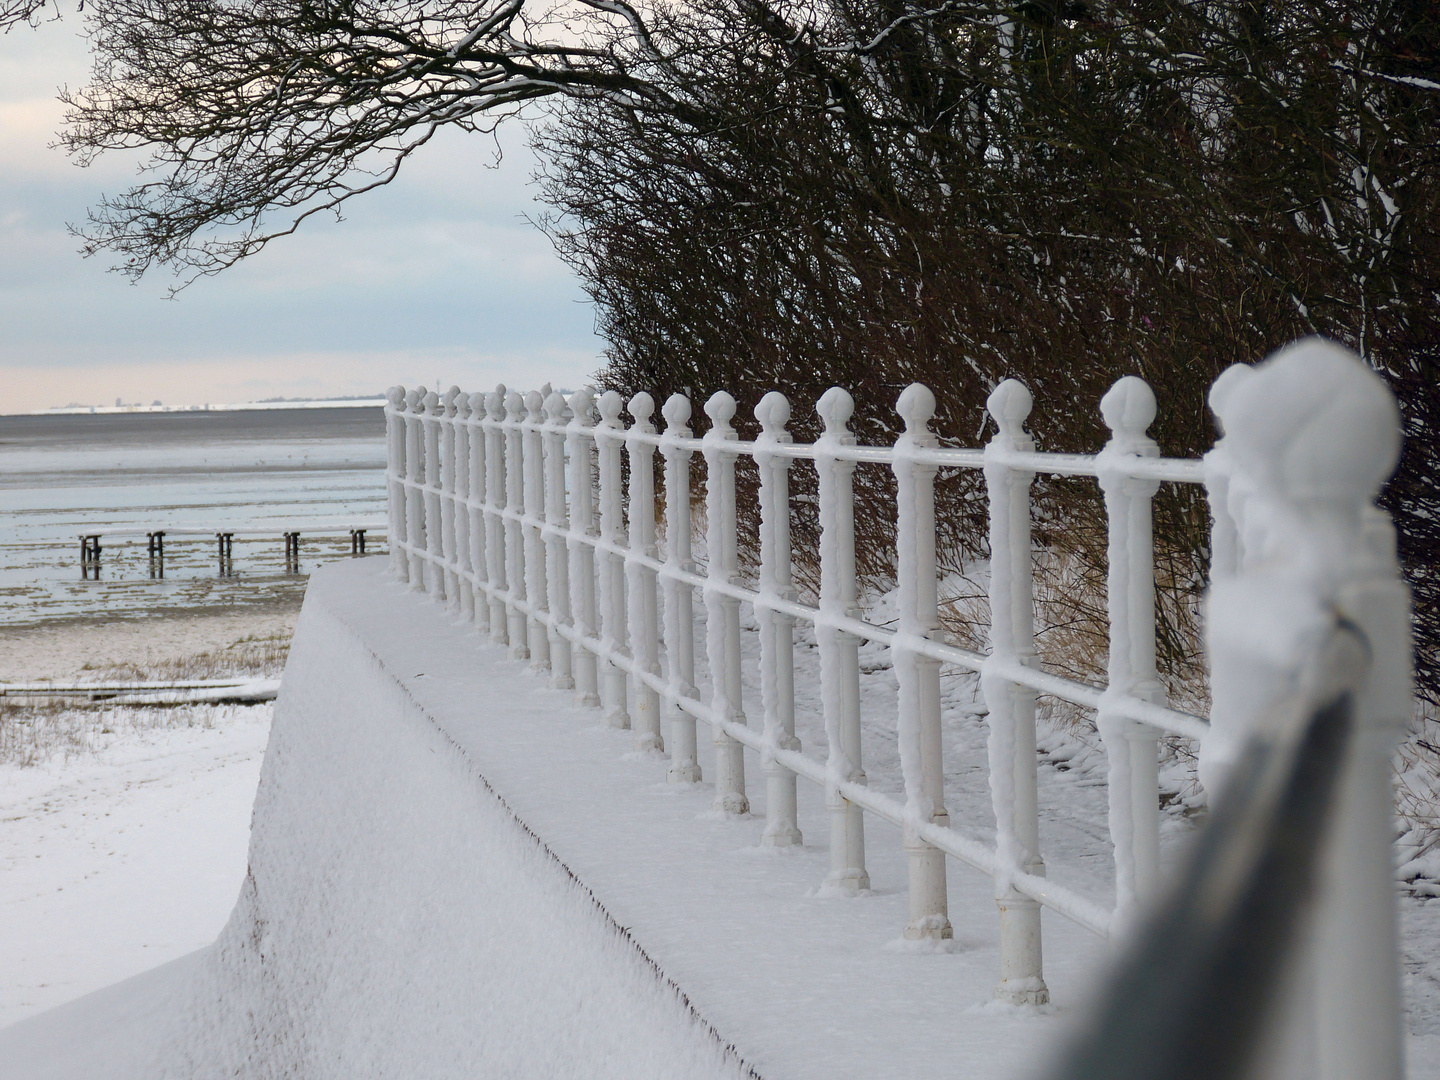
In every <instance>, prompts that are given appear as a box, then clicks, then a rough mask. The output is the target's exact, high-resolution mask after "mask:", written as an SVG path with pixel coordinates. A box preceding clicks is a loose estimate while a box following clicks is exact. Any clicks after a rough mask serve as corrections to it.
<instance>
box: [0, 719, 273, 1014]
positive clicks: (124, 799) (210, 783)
mask: <svg viewBox="0 0 1440 1080" xmlns="http://www.w3.org/2000/svg"><path fill="white" fill-rule="evenodd" d="M270 714H271V709H270V707H269V706H255V707H246V708H227V709H220V710H216V715H217V723H216V725H215V726H213V727H205V726H194V727H176V728H170V729H166V730H153V731H148V732H143V733H136V734H133V735H129V736H127V737H125V738H123V739H116V740H113V741H111V742H110V744H109V745H108V746H105V747H103V748H102V749H100V750H99V752H98V753H97V754H96V755H95V756H94V757H91V756H88V755H87V756H84V757H80V758H78V759H77V758H72V759H71V760H70V761H68V762H65V761H52V762H51V763H49V764H47V765H42V766H37V767H30V768H20V767H17V766H0V1028H3V1027H5V1026H7V1025H9V1024H11V1023H13V1022H15V1021H16V1020H19V1019H21V1018H22V1017H25V1016H29V1015H31V1014H32V1013H36V1012H39V1011H41V1010H43V1009H47V1008H50V1007H52V1006H55V1005H59V1004H61V1003H62V1002H65V1001H69V1000H70V999H72V998H76V997H79V996H81V995H82V994H87V993H89V992H90V991H93V990H97V989H99V988H100V987H103V986H108V985H109V984H111V983H113V982H116V981H117V980H120V979H125V978H128V977H129V976H132V975H136V974H138V973H140V972H143V971H146V970H148V969H150V968H154V967H156V966H158V965H160V964H163V963H165V962H167V961H169V960H173V959H175V958H176V957H179V956H182V955H184V954H186V953H189V952H192V951H193V950H195V949H198V948H200V947H201V946H204V945H208V944H209V943H210V942H211V941H213V940H214V939H215V936H216V934H218V933H219V931H220V928H221V927H222V926H224V924H225V920H226V918H227V916H228V915H229V913H230V909H231V908H232V907H233V906H234V903H235V897H236V895H237V894H238V893H239V891H240V885H241V882H242V881H243V879H244V876H245V860H246V852H247V849H248V847H249V842H250V807H251V804H252V803H253V801H254V798H255V787H256V784H257V782H258V780H259V775H260V761H261V758H262V756H263V754H264V750H265V742H266V738H267V736H268V733H269V727H270Z"/></svg>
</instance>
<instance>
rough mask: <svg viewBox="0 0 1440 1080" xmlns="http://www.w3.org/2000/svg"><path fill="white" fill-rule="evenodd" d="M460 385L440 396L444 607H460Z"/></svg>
mask: <svg viewBox="0 0 1440 1080" xmlns="http://www.w3.org/2000/svg"><path fill="white" fill-rule="evenodd" d="M459 396H460V388H459V387H458V386H452V387H450V389H449V390H446V391H445V393H444V395H443V396H441V398H440V419H439V421H438V422H437V423H436V425H435V426H436V427H437V428H438V429H439V435H440V554H441V557H442V558H444V560H445V567H444V570H445V573H444V577H443V580H444V582H445V606H446V607H447V608H449V609H450V610H452V611H455V610H458V609H459V606H460V579H459V578H458V577H457V576H456V575H455V559H456V548H455V509H456V507H455V492H456V488H455V399H456V398H457V397H459Z"/></svg>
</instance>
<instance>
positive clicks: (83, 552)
mask: <svg viewBox="0 0 1440 1080" xmlns="http://www.w3.org/2000/svg"><path fill="white" fill-rule="evenodd" d="M80 577H81V578H82V579H85V580H88V579H90V578H92V577H93V578H94V579H95V580H96V581H99V580H100V537H99V536H98V535H96V534H93V533H91V534H85V535H81V537H80Z"/></svg>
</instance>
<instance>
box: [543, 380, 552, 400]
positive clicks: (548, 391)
mask: <svg viewBox="0 0 1440 1080" xmlns="http://www.w3.org/2000/svg"><path fill="white" fill-rule="evenodd" d="M554 392H555V387H553V386H551V385H550V384H549V383H548V382H547V383H544V384H543V385H541V387H540V398H541V400H542V401H543V400H544V399H545V398H548V397H549V396H550V395H551V394H553V393H554Z"/></svg>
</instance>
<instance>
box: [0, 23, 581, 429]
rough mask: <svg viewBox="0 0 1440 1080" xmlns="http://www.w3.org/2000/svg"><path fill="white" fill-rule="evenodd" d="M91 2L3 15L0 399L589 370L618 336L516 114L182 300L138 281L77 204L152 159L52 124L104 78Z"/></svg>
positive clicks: (335, 388)
mask: <svg viewBox="0 0 1440 1080" xmlns="http://www.w3.org/2000/svg"><path fill="white" fill-rule="evenodd" d="M80 29H81V25H80V20H79V18H78V17H77V16H76V15H75V13H74V8H73V6H70V5H67V12H66V17H65V18H64V19H63V20H62V21H60V22H53V23H49V24H46V25H44V26H41V27H40V28H39V29H38V30H35V31H31V30H27V29H24V28H20V29H16V30H13V31H11V32H10V33H9V34H8V35H0V163H3V165H0V256H3V257H0V371H3V375H4V385H5V388H6V391H7V393H6V395H5V399H4V401H3V402H0V413H12V412H25V411H30V410H36V409H45V408H49V407H51V406H55V405H65V404H68V403H71V402H78V403H82V404H114V401H115V399H116V398H117V397H118V398H121V399H123V400H124V401H126V402H132V401H143V402H144V403H145V404H149V403H150V402H152V401H154V400H160V401H163V402H165V403H166V404H178V405H189V404H201V403H204V402H217V403H218V402H233V401H249V400H255V399H259V398H268V397H320V396H328V395H355V394H369V393H375V392H378V391H380V390H383V388H384V387H386V386H388V385H390V384H392V383H395V382H403V383H406V384H410V385H413V384H414V383H417V382H424V383H427V384H429V383H434V382H436V381H437V380H439V381H441V382H443V383H445V384H446V385H449V384H450V383H452V382H455V383H459V384H460V385H461V386H463V387H464V388H466V389H467V390H468V389H482V388H488V387H490V386H493V385H494V383H495V382H497V381H499V380H503V381H505V382H507V383H509V384H511V385H515V386H522V387H524V386H530V385H535V384H538V383H540V382H543V381H546V380H553V381H554V382H555V383H557V385H558V384H566V383H568V384H571V385H574V384H577V383H579V382H580V381H582V380H583V378H584V377H585V376H587V375H588V374H590V373H591V372H592V371H594V369H595V367H596V366H597V358H598V355H599V352H600V349H601V343H600V341H599V340H598V339H597V338H596V337H595V336H594V334H593V332H592V327H593V314H592V309H591V308H590V307H589V305H588V303H587V302H586V300H585V297H584V295H583V293H581V291H580V289H579V287H578V285H577V283H576V282H575V280H574V278H573V277H572V276H571V275H570V273H569V271H568V270H567V269H566V268H565V267H564V266H563V265H562V264H561V263H560V262H559V260H558V259H556V257H555V255H554V253H553V251H552V250H551V247H550V245H549V243H548V241H546V240H545V238H544V237H543V236H541V235H540V234H539V233H538V232H536V230H535V229H534V228H533V227H532V226H531V225H530V224H528V223H527V222H526V221H525V220H524V216H523V215H524V214H526V213H527V212H533V211H534V210H535V209H536V207H535V204H534V203H533V202H532V200H531V190H530V189H529V188H528V187H527V184H526V181H527V179H528V177H529V175H530V172H531V169H532V162H531V159H530V156H529V154H528V152H527V150H526V149H525V145H524V137H523V133H522V132H520V131H519V129H518V127H516V128H513V129H512V131H511V132H510V133H509V134H508V135H507V136H506V137H505V138H504V140H503V145H504V149H505V155H504V159H503V162H502V164H501V166H500V168H498V169H491V168H487V167H486V166H487V165H489V164H490V163H491V162H492V161H493V157H494V153H493V151H494V147H493V144H492V143H491V142H490V141H489V140H487V139H485V138H483V137H475V136H469V137H466V136H462V135H452V136H450V137H448V138H447V137H445V136H441V137H439V138H437V139H435V140H434V141H432V143H431V144H430V145H429V146H428V147H426V148H424V149H423V150H422V151H421V152H420V153H419V154H418V155H417V156H416V157H415V158H414V159H412V161H411V163H410V164H409V166H408V167H407V169H406V170H405V172H404V173H402V176H401V178H400V179H399V180H398V181H396V182H395V183H394V184H392V185H391V186H390V187H389V188H386V189H383V190H381V191H377V192H373V193H371V194H369V195H366V196H363V197H362V198H360V199H358V200H356V201H355V202H354V203H353V204H352V205H351V207H350V208H349V209H348V210H347V211H346V220H345V221H343V222H340V223H336V222H335V221H334V220H333V219H331V220H329V221H324V220H320V219H319V218H315V219H312V220H311V222H309V223H307V225H306V226H305V227H303V228H302V230H301V232H300V233H299V234H297V235H295V236H292V237H289V238H285V239H282V240H280V241H277V242H276V243H274V244H273V245H271V247H269V248H268V249H267V250H265V251H264V252H262V253H261V254H259V255H257V256H254V257H252V258H251V259H249V260H247V261H246V262H244V263H242V264H241V265H240V266H237V267H235V268H233V269H231V270H229V271H226V272H225V273H223V274H221V275H219V276H218V277H215V278H209V279H204V280H201V281H199V282H196V283H195V284H194V285H192V286H190V288H189V289H187V290H186V291H185V292H183V293H182V294H181V295H180V297H179V298H178V299H177V300H169V299H166V289H167V286H169V285H171V284H172V283H173V280H174V279H173V278H171V277H170V276H169V275H168V273H167V272H166V271H163V270H162V271H159V272H158V273H153V274H152V277H151V278H147V279H146V280H145V281H143V282H142V283H141V284H140V285H138V286H132V285H130V284H129V283H128V282H127V281H126V280H125V279H124V278H122V277H120V276H119V275H117V274H113V273H108V272H107V267H108V265H109V264H108V263H107V262H106V261H105V257H104V256H103V255H102V256H97V257H95V258H92V259H83V258H81V257H80V255H79V254H78V253H77V250H76V249H77V247H78V242H77V241H76V240H75V238H74V237H72V236H70V235H69V234H67V232H66V230H65V225H66V223H67V222H78V221H82V220H83V218H84V215H85V210H86V208H87V207H88V206H90V205H92V204H93V203H94V202H95V201H96V200H97V199H98V197H99V195H100V194H101V193H102V192H112V193H113V192H116V191H119V190H121V189H122V188H123V187H125V186H127V185H128V183H130V182H131V177H132V176H133V175H134V169H135V165H136V163H137V161H138V159H137V158H135V157H131V158H129V159H123V158H121V157H119V156H118V155H116V156H113V157H112V159H111V160H102V161H100V162H98V163H96V164H95V165H93V166H91V167H90V168H88V169H81V168H78V167H77V166H75V165H74V164H73V163H71V161H70V160H69V159H68V158H67V157H66V155H65V154H64V153H63V152H62V151H60V150H57V149H52V148H50V146H49V144H50V143H52V142H53V141H54V139H55V132H56V130H57V129H58V127H59V125H60V122H61V118H62V114H63V107H62V106H61V105H60V104H59V102H57V101H56V100H55V95H56V90H57V88H58V87H60V86H61V85H69V86H72V87H79V86H82V85H84V83H85V82H86V81H87V74H88V70H89V59H88V55H87V51H86V47H85V43H84V41H83V39H82V38H81V37H80V36H79V32H80Z"/></svg>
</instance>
